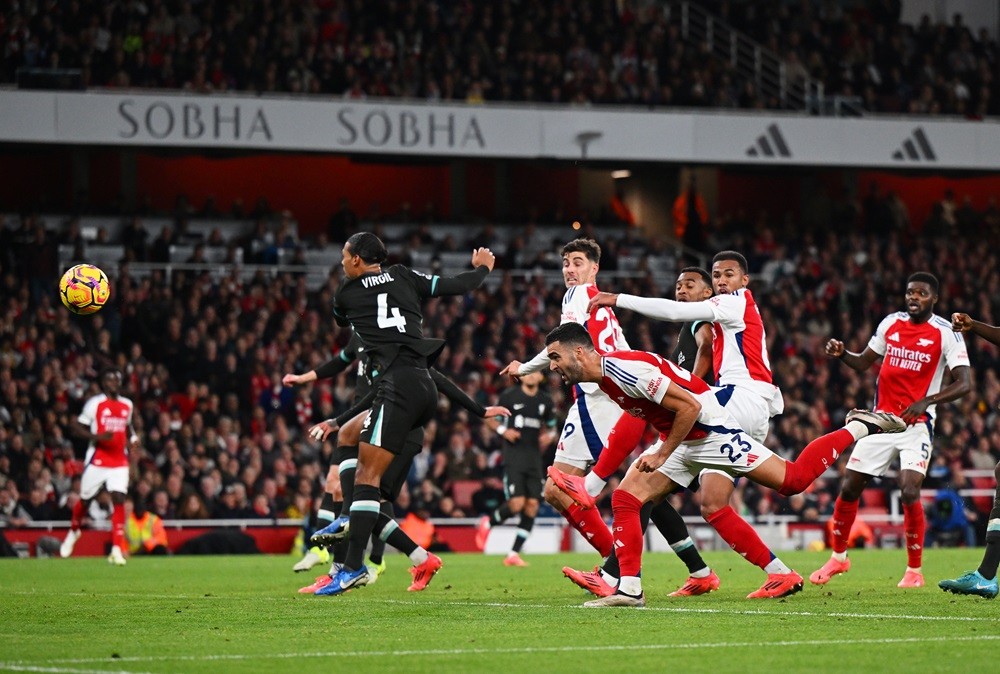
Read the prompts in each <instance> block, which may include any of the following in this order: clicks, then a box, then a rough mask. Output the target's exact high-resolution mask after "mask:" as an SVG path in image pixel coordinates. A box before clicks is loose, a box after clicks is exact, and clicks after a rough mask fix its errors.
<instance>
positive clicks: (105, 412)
mask: <svg viewBox="0 0 1000 674" xmlns="http://www.w3.org/2000/svg"><path fill="white" fill-rule="evenodd" d="M99 382H100V386H101V391H102V393H99V394H98V395H96V396H93V397H91V398H90V399H89V400H87V402H86V403H84V405H83V411H82V412H80V416H79V417H78V418H77V419H76V420H75V422H74V423H73V424H72V425H71V427H70V429H71V430H72V431H73V432H74V433H75V434H76V435H77V436H79V437H82V438H86V439H87V440H89V441H90V447H89V448H88V449H87V459H86V461H85V462H84V463H85V468H84V469H83V475H82V476H81V477H80V500H79V501H77V502H76V503H75V504H74V505H73V515H72V521H71V523H70V529H69V531H68V532H67V533H66V538H65V539H64V540H63V542H62V545H61V546H60V548H59V554H60V556H62V557H69V556H70V555H72V554H73V546H75V545H76V542H77V540H79V538H80V526H81V524H82V522H83V516H84V513H85V512H86V511H87V506H88V505H89V504H90V501H91V499H93V498H94V497H95V496H97V494H98V493H100V491H101V489H102V488H104V489H107V490H108V492H109V493H110V494H111V501H112V502H113V503H114V509H113V510H112V511H111V554H110V555H108V562H109V563H111V564H114V565H115V566H124V565H125V555H124V553H123V550H126V549H128V548H127V546H126V544H125V496H126V495H127V494H128V465H129V463H128V452H129V447H130V446H131V447H133V448H134V447H135V445H136V444H137V443H138V442H139V437H138V436H137V435H136V434H135V431H134V430H133V429H132V401H131V400H129V399H128V398H126V397H125V396H121V395H118V392H119V391H120V390H121V386H122V375H121V372H119V371H118V370H116V369H105V370H102V371H101V374H100V378H99Z"/></svg>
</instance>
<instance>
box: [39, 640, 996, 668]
mask: <svg viewBox="0 0 1000 674" xmlns="http://www.w3.org/2000/svg"><path fill="white" fill-rule="evenodd" d="M959 641H965V642H973V641H1000V635H989V634H984V635H977V636H968V637H945V636H942V637H906V638H900V639H827V640H823V639H808V640H801V641H732V642H715V643H702V644H687V643H675V644H620V645H599V646H540V647H525V648H429V649H425V650H398V651H322V652H316V653H302V652H298V653H254V654H242V653H236V654H229V655H151V656H134V657H122V658H115V660H114V662H189V661H194V662H199V661H206V662H207V661H232V660H265V659H271V660H287V659H291V658H334V657H358V658H370V657H410V656H422V655H423V656H428V655H522V654H542V653H579V652H602V651H604V652H615V651H636V650H644V651H669V650H700V649H719V648H760V647H762V646H787V647H792V646H837V645H853V644H864V645H879V644H882V645H891V644H911V643H915V644H926V643H931V642H948V643H954V642H959ZM46 662H52V663H61V664H90V663H96V662H108V659H107V658H81V659H77V660H47V661H46ZM66 671H69V670H66ZM74 671H78V670H74Z"/></svg>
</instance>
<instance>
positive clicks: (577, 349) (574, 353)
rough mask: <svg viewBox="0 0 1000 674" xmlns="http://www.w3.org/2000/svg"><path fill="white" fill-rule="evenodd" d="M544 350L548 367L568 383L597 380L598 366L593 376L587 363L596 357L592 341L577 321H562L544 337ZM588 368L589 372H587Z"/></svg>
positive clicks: (585, 329) (598, 375) (598, 378)
mask: <svg viewBox="0 0 1000 674" xmlns="http://www.w3.org/2000/svg"><path fill="white" fill-rule="evenodd" d="M545 350H546V351H547V352H548V355H549V360H550V361H551V362H550V364H549V368H550V369H552V370H553V371H555V372H557V373H558V374H559V376H560V377H562V378H563V381H564V382H566V383H567V384H569V385H571V386H572V385H575V384H579V383H580V382H581V381H599V380H600V367H598V368H597V377H596V378H594V377H593V371H592V368H588V367H587V365H588V363H590V362H591V361H593V359H595V358H597V351H596V350H595V349H594V341H593V340H592V339H591V337H590V333H589V332H587V328H585V327H583V326H582V325H580V324H579V323H572V322H571V323H563V324H562V325H560V326H559V327H557V328H555V329H554V330H552V332H550V333H549V334H548V335H546V337H545ZM588 370H590V373H589V374H588Z"/></svg>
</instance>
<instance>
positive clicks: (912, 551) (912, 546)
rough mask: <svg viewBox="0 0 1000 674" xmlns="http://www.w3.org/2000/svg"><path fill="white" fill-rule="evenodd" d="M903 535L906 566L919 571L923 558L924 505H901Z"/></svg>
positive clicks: (918, 503)
mask: <svg viewBox="0 0 1000 674" xmlns="http://www.w3.org/2000/svg"><path fill="white" fill-rule="evenodd" d="M903 534H904V535H905V536H906V565H907V566H908V567H910V568H911V569H919V568H920V564H921V562H922V561H923V557H924V505H923V504H922V503H921V502H920V501H919V500H918V501H917V502H916V503H904V504H903Z"/></svg>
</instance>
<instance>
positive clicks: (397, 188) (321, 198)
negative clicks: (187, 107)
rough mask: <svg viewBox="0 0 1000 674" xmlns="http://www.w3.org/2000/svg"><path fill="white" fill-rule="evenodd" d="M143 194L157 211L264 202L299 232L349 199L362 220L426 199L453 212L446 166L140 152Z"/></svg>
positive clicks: (417, 208)
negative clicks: (181, 200)
mask: <svg viewBox="0 0 1000 674" xmlns="http://www.w3.org/2000/svg"><path fill="white" fill-rule="evenodd" d="M136 173H137V182H138V185H139V192H140V195H148V196H149V198H150V200H151V202H152V205H153V207H154V208H155V209H157V210H170V209H171V208H172V207H173V205H174V199H175V198H176V196H177V195H178V194H180V193H183V194H186V195H187V196H188V199H189V201H190V202H191V203H192V204H193V205H194V206H195V207H200V206H201V205H202V204H203V203H204V201H205V197H208V196H210V195H211V196H214V197H215V201H216V203H217V204H218V205H219V208H220V209H221V210H223V211H225V210H228V208H229V206H230V204H232V202H233V200H234V199H237V198H239V199H242V200H243V204H244V208H246V209H247V210H249V209H251V208H253V205H254V202H255V201H256V200H257V199H258V198H260V197H265V198H266V199H267V200H268V202H269V203H270V205H271V208H272V209H275V210H284V209H288V210H290V211H292V212H293V213H294V215H295V217H296V219H297V220H298V222H299V228H300V233H303V234H315V233H317V232H320V231H323V229H324V228H325V227H326V224H327V221H328V220H329V219H330V216H331V215H332V214H333V213H334V211H336V210H337V209H338V208H339V207H340V200H341V198H343V197H346V198H347V200H348V202H349V203H350V205H351V208H353V209H354V211H355V212H356V213H357V214H358V215H359V216H360V217H362V218H364V217H365V216H367V215H368V213H369V211H370V209H371V207H372V205H373V204H377V205H378V208H379V211H380V212H381V214H382V215H383V217H387V216H391V215H392V214H394V213H396V212H397V211H398V210H399V207H400V204H402V203H403V202H409V203H410V205H411V207H412V212H414V213H419V212H422V211H423V205H424V204H425V203H426V202H428V201H431V202H433V203H434V205H435V207H436V209H437V212H438V213H439V214H441V215H443V216H447V215H448V213H449V210H450V196H449V195H450V189H451V186H450V178H449V170H448V166H447V165H412V166H409V165H404V166H393V165H386V164H368V163H362V162H357V161H353V160H351V159H348V158H345V157H325V156H313V155H293V156H288V155H273V156H263V157H261V156H257V157H230V158H218V159H217V158H207V157H195V156H191V157H162V156H157V155H152V154H143V155H140V156H139V157H138V160H137V163H136Z"/></svg>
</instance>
